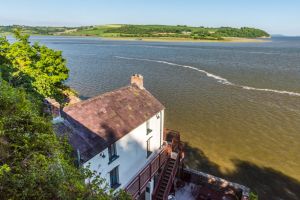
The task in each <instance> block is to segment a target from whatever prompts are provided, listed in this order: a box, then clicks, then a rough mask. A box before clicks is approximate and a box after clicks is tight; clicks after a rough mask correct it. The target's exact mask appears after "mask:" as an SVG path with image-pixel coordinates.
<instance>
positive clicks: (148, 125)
mask: <svg viewBox="0 0 300 200" xmlns="http://www.w3.org/2000/svg"><path fill="white" fill-rule="evenodd" d="M146 130H147V135H148V134H149V133H151V132H152V129H151V128H150V120H148V121H147V122H146Z"/></svg>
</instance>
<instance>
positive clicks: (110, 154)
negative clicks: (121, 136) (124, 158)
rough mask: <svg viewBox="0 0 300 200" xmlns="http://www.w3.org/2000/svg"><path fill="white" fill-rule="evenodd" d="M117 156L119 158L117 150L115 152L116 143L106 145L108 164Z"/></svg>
mask: <svg viewBox="0 0 300 200" xmlns="http://www.w3.org/2000/svg"><path fill="white" fill-rule="evenodd" d="M117 158H119V156H118V152H117V145H116V143H113V144H111V145H109V146H108V160H109V162H108V164H110V163H112V162H113V161H115V160H116V159H117Z"/></svg>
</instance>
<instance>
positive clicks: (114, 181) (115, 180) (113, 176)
mask: <svg viewBox="0 0 300 200" xmlns="http://www.w3.org/2000/svg"><path fill="white" fill-rule="evenodd" d="M109 176H110V187H111V188H114V189H116V188H118V187H119V186H120V183H119V166H117V167H115V168H114V169H113V170H111V171H110V172H109Z"/></svg>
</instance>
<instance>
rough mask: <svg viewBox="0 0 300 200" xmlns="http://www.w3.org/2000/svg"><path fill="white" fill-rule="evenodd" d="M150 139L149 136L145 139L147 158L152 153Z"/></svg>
mask: <svg viewBox="0 0 300 200" xmlns="http://www.w3.org/2000/svg"><path fill="white" fill-rule="evenodd" d="M150 141H151V137H150V138H149V139H148V140H147V158H148V157H149V156H150V155H151V154H152V151H151V146H150V145H151V143H150Z"/></svg>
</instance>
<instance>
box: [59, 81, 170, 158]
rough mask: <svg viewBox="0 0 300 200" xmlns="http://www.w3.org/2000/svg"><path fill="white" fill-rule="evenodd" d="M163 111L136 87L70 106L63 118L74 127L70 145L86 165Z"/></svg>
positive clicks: (156, 102) (121, 89)
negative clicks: (77, 151)
mask: <svg viewBox="0 0 300 200" xmlns="http://www.w3.org/2000/svg"><path fill="white" fill-rule="evenodd" d="M163 109H164V106H163V105H162V104H161V103H160V102H159V101H158V100H157V99H156V98H155V97H154V96H152V95H151V94H150V92H148V91H147V90H145V89H140V88H139V87H137V86H136V85H134V84H133V85H130V86H127V87H123V88H120V89H118V90H115V91H112V92H108V93H105V94H102V95H99V96H96V97H94V98H91V99H88V100H85V101H81V102H79V103H76V104H73V105H71V106H67V107H65V108H64V109H63V112H62V116H63V117H64V118H65V119H67V120H68V122H69V123H70V124H71V125H72V129H73V131H72V135H71V138H70V142H71V144H72V145H73V147H74V148H75V149H78V150H79V151H80V153H81V156H82V160H83V162H85V161H87V160H89V159H90V158H92V157H94V156H95V155H96V154H97V153H99V152H101V151H102V150H104V149H105V148H106V147H108V146H109V145H110V144H113V143H114V142H116V141H117V140H119V139H120V138H122V137H123V136H124V135H126V134H127V133H129V132H130V131H131V130H133V129H134V128H136V127H138V126H139V125H141V124H142V123H144V122H145V121H147V120H148V119H150V118H151V117H152V116H154V115H155V114H157V113H158V112H160V111H161V110H163Z"/></svg>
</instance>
